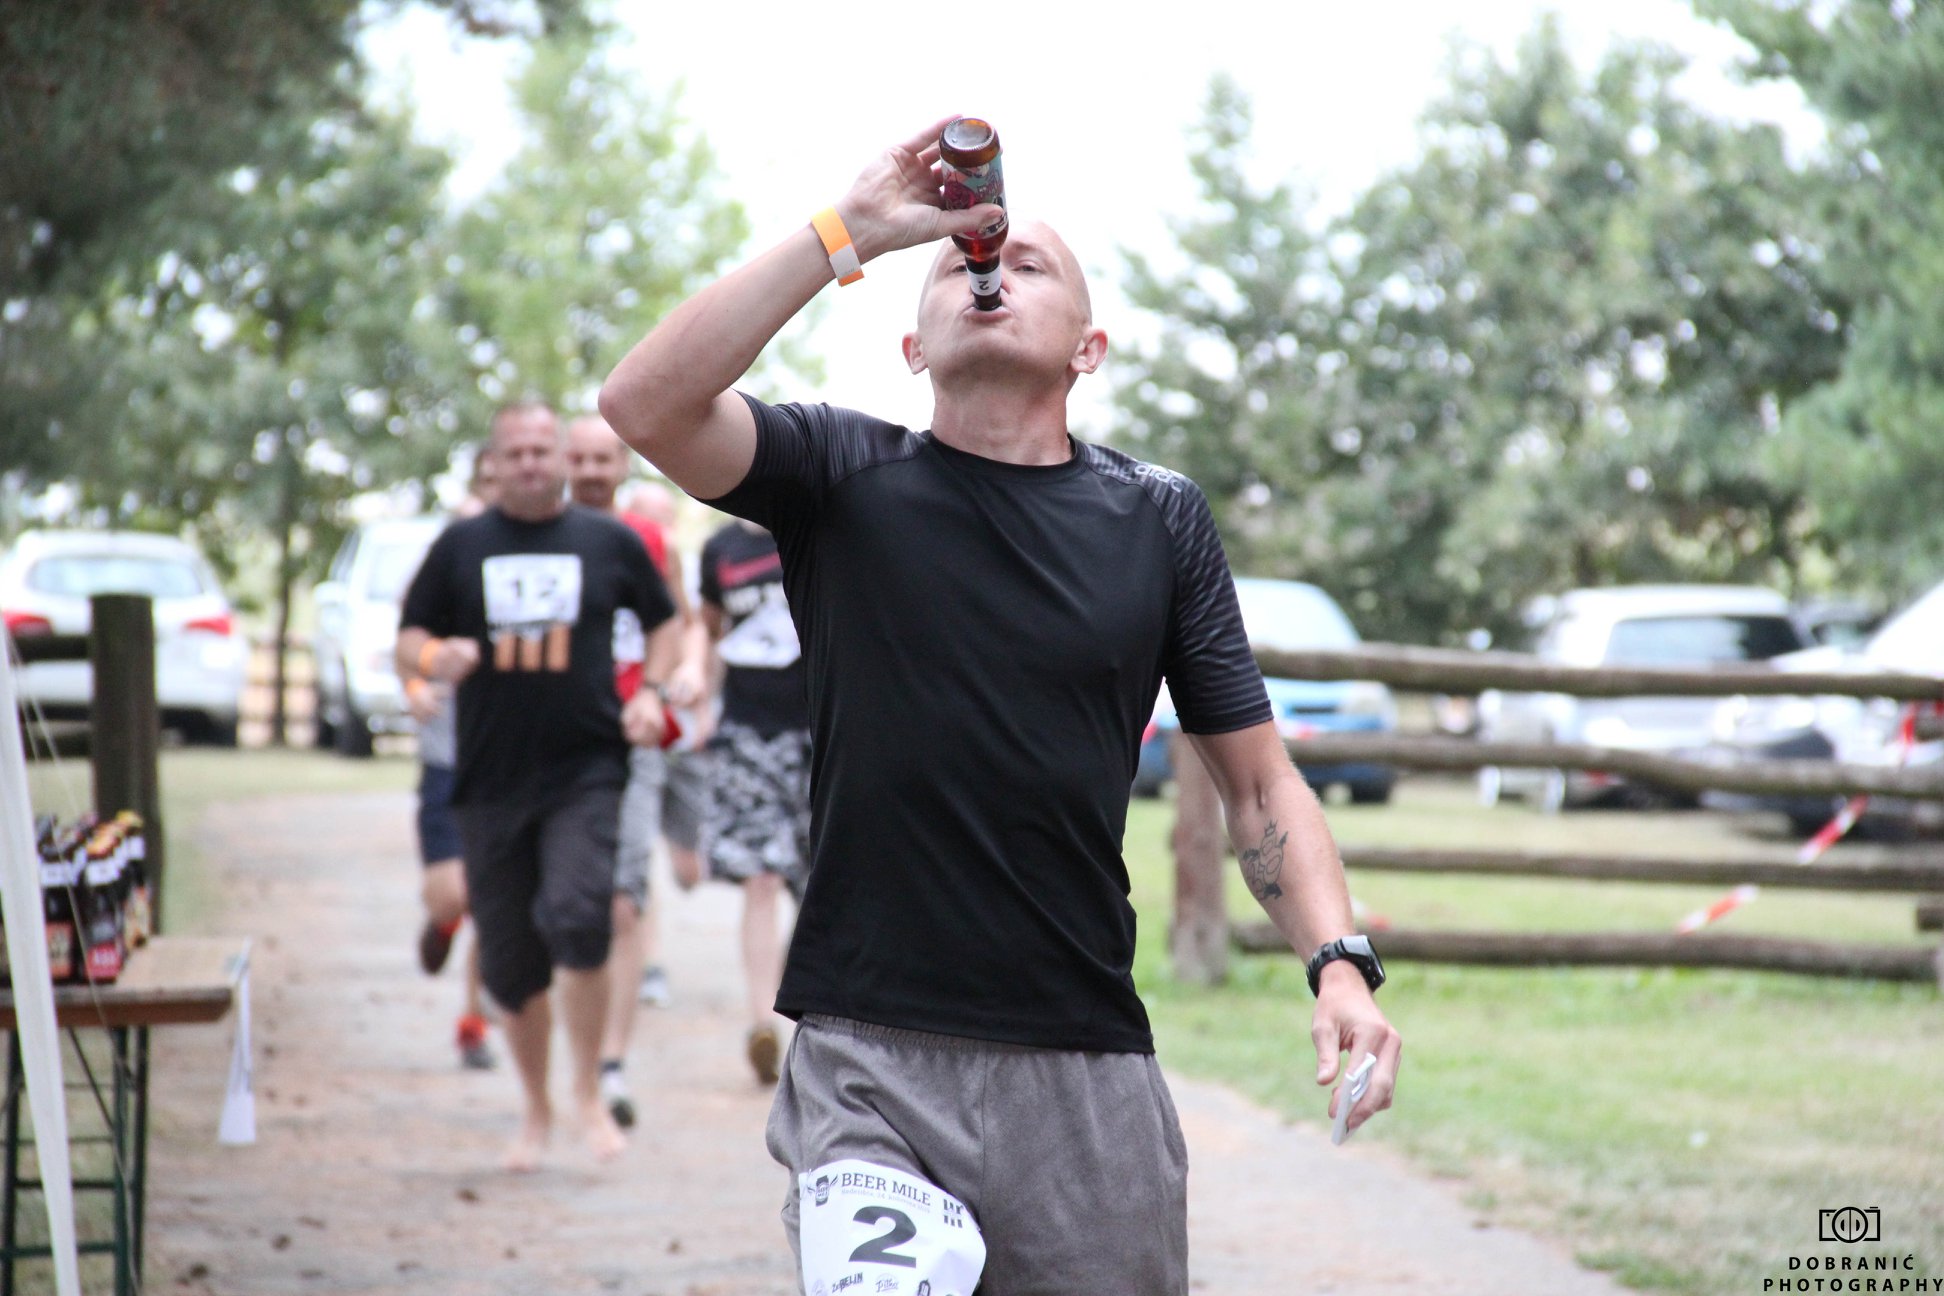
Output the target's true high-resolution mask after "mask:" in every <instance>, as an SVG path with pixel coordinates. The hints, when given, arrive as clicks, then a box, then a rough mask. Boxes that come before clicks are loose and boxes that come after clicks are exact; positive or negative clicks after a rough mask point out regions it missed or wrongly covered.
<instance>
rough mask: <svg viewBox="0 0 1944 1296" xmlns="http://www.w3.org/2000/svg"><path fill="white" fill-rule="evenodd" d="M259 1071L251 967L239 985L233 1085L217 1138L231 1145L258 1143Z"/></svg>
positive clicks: (246, 968) (232, 1057)
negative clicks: (253, 1046) (254, 1056)
mask: <svg viewBox="0 0 1944 1296" xmlns="http://www.w3.org/2000/svg"><path fill="white" fill-rule="evenodd" d="M255 1078H256V1073H255V1070H254V1069H253V1067H252V1066H251V1063H250V966H249V964H247V963H245V964H244V965H243V977H242V979H241V980H240V981H239V982H238V983H237V986H236V1045H235V1047H234V1048H232V1049H231V1050H230V1067H229V1086H228V1088H227V1089H226V1090H225V1091H224V1093H223V1119H222V1120H221V1122H219V1123H218V1124H217V1126H216V1141H217V1142H218V1143H222V1144H225V1145H227V1146H230V1147H248V1146H249V1145H251V1144H253V1143H255V1142H256V1089H255V1087H254V1084H253V1082H254V1080H255Z"/></svg>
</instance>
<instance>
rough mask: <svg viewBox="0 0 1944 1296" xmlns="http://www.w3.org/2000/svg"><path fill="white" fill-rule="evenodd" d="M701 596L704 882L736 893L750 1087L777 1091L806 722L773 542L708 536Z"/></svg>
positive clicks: (805, 852)
mask: <svg viewBox="0 0 1944 1296" xmlns="http://www.w3.org/2000/svg"><path fill="white" fill-rule="evenodd" d="M700 593H701V595H702V599H701V603H702V618H701V620H702V630H703V633H704V634H706V635H707V636H708V638H709V640H710V641H711V642H713V644H714V645H715V651H716V654H717V655H718V656H719V657H720V658H721V659H722V663H723V667H724V671H723V681H722V720H721V724H720V727H719V728H718V729H717V730H716V734H715V737H714V738H712V739H710V741H709V757H710V761H711V766H712V768H711V778H710V784H709V813H708V817H707V818H706V820H705V821H704V829H703V850H704V853H705V854H706V855H707V857H708V860H709V872H710V874H711V876H713V877H716V878H718V879H720V880H722V881H725V882H734V883H737V884H738V885H740V886H741V887H742V892H743V921H742V955H743V984H744V988H745V990H746V992H747V995H748V1006H749V1036H748V1039H747V1042H746V1046H745V1052H746V1053H747V1054H748V1057H749V1064H750V1066H752V1067H754V1068H755V1070H756V1078H757V1079H758V1080H760V1081H762V1082H763V1083H764V1084H775V1083H776V1076H777V1070H776V1068H777V1062H778V1060H779V1059H780V1058H781V1057H782V1041H781V1038H780V1036H779V1034H778V1030H777V1019H776V1010H775V1007H774V1005H775V1002H776V987H777V983H778V981H779V980H780V979H781V977H782V972H783V938H782V935H781V933H780V932H779V931H778V930H777V917H778V915H777V910H778V909H779V908H780V907H781V900H782V896H781V892H782V891H783V889H784V888H785V887H788V888H789V889H790V891H791V892H792V893H793V894H796V895H798V896H801V895H802V887H803V882H804V878H805V877H806V876H807V874H808V872H809V868H810V715H809V711H808V708H807V706H806V704H805V701H804V696H803V653H802V649H801V647H800V645H799V643H798V640H797V629H796V623H795V622H794V621H792V620H791V619H790V604H789V600H788V598H787V597H786V595H785V593H784V589H783V559H782V556H781V555H780V554H779V553H777V551H776V537H775V536H772V535H771V534H770V533H769V532H767V531H765V530H763V528H761V527H760V526H757V525H756V524H754V523H752V522H740V521H739V522H731V523H729V524H728V525H727V526H725V527H723V528H722V529H721V530H719V531H717V532H716V533H715V534H714V535H713V536H710V537H709V540H708V543H707V544H705V545H703V546H702V561H701V589H700Z"/></svg>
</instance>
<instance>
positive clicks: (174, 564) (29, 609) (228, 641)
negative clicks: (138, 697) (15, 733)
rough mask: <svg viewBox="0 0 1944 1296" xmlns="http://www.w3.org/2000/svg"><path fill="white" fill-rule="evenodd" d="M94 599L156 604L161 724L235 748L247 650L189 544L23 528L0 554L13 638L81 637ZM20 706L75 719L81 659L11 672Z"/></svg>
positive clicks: (88, 686)
mask: <svg viewBox="0 0 1944 1296" xmlns="http://www.w3.org/2000/svg"><path fill="white" fill-rule="evenodd" d="M96 594H146V595H148V596H149V597H150V598H151V599H153V600H154V601H155V695H156V702H157V704H158V706H159V707H160V709H161V711H162V723H163V724H164V725H166V726H168V727H170V728H175V729H180V730H181V731H182V733H183V735H184V736H185V737H186V738H188V739H190V740H192V741H202V742H213V743H218V744H221V745H224V746H234V745H235V743H236V720H237V712H238V709H239V706H240V704H241V701H242V696H243V684H244V679H245V676H246V674H247V672H248V668H249V646H248V644H247V642H246V641H245V640H244V638H243V636H242V635H240V634H239V633H237V629H236V616H235V613H234V612H233V610H232V609H231V607H230V602H229V599H228V598H227V597H225V596H224V594H223V589H222V586H221V585H220V584H218V583H217V580H216V573H215V572H213V571H211V570H210V567H209V564H208V563H207V562H205V561H204V560H203V557H202V555H201V554H200V553H198V552H196V550H195V548H194V547H193V546H191V545H189V544H187V543H185V542H184V541H181V540H178V539H176V538H174V537H173V536H162V535H146V534H141V533H137V532H130V531H28V532H25V533H24V534H22V535H21V537H20V538H19V539H18V540H16V541H15V542H14V545H13V547H12V548H11V549H9V550H8V551H7V554H6V557H5V558H0V612H4V614H5V617H6V624H7V631H8V633H9V634H11V635H13V636H15V637H16V638H25V637H27V636H29V635H37V634H86V633H88V629H89V623H90V620H91V610H90V608H89V604H88V600H89V598H90V597H92V596H93V595H96ZM20 694H21V700H22V703H23V705H25V706H26V707H27V708H28V710H29V713H30V714H32V713H33V711H34V710H35V709H38V710H39V711H40V713H42V714H44V715H46V716H47V717H49V718H51V719H79V718H83V717H85V716H86V715H87V714H88V709H89V706H90V704H91V702H92V701H93V698H94V668H93V667H91V666H90V665H89V664H88V663H86V662H36V663H35V664H33V665H31V666H28V667H26V668H25V669H23V670H22V671H21V674H20Z"/></svg>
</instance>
